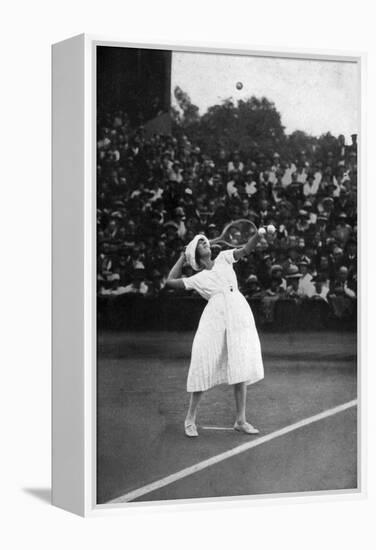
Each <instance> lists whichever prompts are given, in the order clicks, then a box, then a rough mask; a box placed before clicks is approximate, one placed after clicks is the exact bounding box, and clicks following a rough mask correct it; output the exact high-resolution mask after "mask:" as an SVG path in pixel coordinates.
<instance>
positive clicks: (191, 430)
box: [184, 422, 198, 437]
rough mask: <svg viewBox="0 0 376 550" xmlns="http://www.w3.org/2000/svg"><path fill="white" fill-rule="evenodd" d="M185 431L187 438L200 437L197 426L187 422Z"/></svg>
mask: <svg viewBox="0 0 376 550" xmlns="http://www.w3.org/2000/svg"><path fill="white" fill-rule="evenodd" d="M184 431H185V435H186V436H187V437H198V432H197V427H196V424H193V423H191V422H190V423H188V422H185V423H184Z"/></svg>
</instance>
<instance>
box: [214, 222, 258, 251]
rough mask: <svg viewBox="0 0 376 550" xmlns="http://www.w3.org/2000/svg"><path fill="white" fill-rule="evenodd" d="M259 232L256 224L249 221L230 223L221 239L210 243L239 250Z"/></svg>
mask: <svg viewBox="0 0 376 550" xmlns="http://www.w3.org/2000/svg"><path fill="white" fill-rule="evenodd" d="M256 232H257V227H256V226H255V224H254V223H253V222H251V221H249V220H245V219H240V220H235V221H233V222H230V223H228V224H227V225H226V226H225V227H224V229H223V231H222V233H221V234H220V236H219V237H216V238H215V239H213V240H211V241H210V244H217V243H218V244H225V245H227V246H230V247H232V248H238V247H240V246H243V245H245V244H246V242H247V241H248V240H249V239H250V238H251V237H252V236H253V235H255V233H256Z"/></svg>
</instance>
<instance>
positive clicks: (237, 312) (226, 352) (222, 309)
mask: <svg viewBox="0 0 376 550" xmlns="http://www.w3.org/2000/svg"><path fill="white" fill-rule="evenodd" d="M234 262H235V259H234V251H233V250H226V251H224V252H221V253H220V254H218V256H217V258H216V259H215V260H214V265H213V267H212V269H204V270H203V271H200V272H199V273H197V274H196V275H192V277H187V278H183V282H184V286H185V288H186V289H187V290H191V289H194V290H196V291H197V292H198V293H199V294H200V295H201V296H202V297H203V298H205V299H206V300H208V304H207V305H206V307H205V309H204V311H203V312H202V315H201V319H200V323H199V326H198V329H197V332H196V334H195V337H194V340H193V346H192V356H191V363H190V367H189V373H188V380H187V391H189V392H193V391H204V390H207V389H209V388H211V387H213V386H216V385H217V384H236V383H238V382H246V383H247V384H253V383H254V382H257V381H258V380H261V379H262V378H264V367H263V363H262V356H261V347H260V340H259V337H258V333H257V329H256V326H255V321H254V318H253V314H252V311H251V308H250V307H249V305H248V302H247V300H246V299H245V298H244V296H243V295H242V294H241V293H240V292H239V290H238V283H237V279H236V274H235V271H234V269H233V266H232V264H233V263H234Z"/></svg>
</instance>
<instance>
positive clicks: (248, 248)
mask: <svg viewBox="0 0 376 550" xmlns="http://www.w3.org/2000/svg"><path fill="white" fill-rule="evenodd" d="M260 238H261V237H260V235H259V232H258V231H256V233H255V234H254V235H252V237H251V238H250V239H249V240H248V242H247V243H246V244H245V245H244V246H242V247H241V248H235V250H234V259H235V261H238V260H240V258H243V257H244V256H248V255H249V254H250V253H251V252H252V250H253V249H254V248H255V246H256V244H257V243H258V241H259V239H260Z"/></svg>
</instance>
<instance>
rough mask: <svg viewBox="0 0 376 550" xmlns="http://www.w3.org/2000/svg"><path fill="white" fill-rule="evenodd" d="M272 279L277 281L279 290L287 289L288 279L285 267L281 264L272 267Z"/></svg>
mask: <svg viewBox="0 0 376 550" xmlns="http://www.w3.org/2000/svg"><path fill="white" fill-rule="evenodd" d="M271 280H272V281H277V283H278V285H279V291H280V292H281V291H285V290H286V288H287V284H286V279H285V278H284V277H283V267H282V266H281V265H280V264H273V265H272V267H271Z"/></svg>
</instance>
